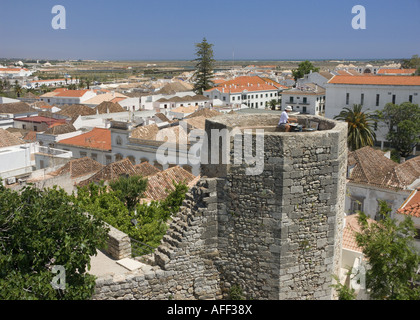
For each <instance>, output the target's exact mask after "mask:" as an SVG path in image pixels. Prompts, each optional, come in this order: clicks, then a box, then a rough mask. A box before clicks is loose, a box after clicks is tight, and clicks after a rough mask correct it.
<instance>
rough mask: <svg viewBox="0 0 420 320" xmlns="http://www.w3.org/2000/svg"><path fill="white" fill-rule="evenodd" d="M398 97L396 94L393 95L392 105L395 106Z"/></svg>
mask: <svg viewBox="0 0 420 320" xmlns="http://www.w3.org/2000/svg"><path fill="white" fill-rule="evenodd" d="M395 100H396V96H395V94H393V95H392V103H393V104H395Z"/></svg>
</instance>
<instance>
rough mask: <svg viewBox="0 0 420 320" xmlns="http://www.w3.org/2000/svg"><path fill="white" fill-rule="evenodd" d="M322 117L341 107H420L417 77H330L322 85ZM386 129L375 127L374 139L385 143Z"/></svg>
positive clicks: (369, 108)
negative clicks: (407, 104) (323, 88)
mask: <svg viewBox="0 0 420 320" xmlns="http://www.w3.org/2000/svg"><path fill="white" fill-rule="evenodd" d="M326 91H327V92H326V104H325V116H326V117H327V118H330V119H332V118H334V117H335V116H337V115H338V114H339V113H340V112H341V111H342V110H343V109H344V108H352V107H353V105H354V104H361V105H362V106H363V109H362V110H363V111H369V112H373V111H375V110H382V109H383V108H384V107H385V105H386V104H387V103H394V104H401V103H403V102H411V103H414V104H420V76H380V75H376V76H341V75H338V76H334V77H333V78H332V79H331V80H329V81H328V83H327V85H326ZM386 134H387V128H386V127H385V126H383V125H382V126H379V127H378V130H377V132H376V139H377V141H379V142H380V143H381V147H383V144H384V142H385V140H386V139H385V136H386Z"/></svg>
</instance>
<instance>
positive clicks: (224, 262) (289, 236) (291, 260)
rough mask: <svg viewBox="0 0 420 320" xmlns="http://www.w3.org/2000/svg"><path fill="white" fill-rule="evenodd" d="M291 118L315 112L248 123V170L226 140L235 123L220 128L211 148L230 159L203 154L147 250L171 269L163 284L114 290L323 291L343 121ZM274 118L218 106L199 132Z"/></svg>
mask: <svg viewBox="0 0 420 320" xmlns="http://www.w3.org/2000/svg"><path fill="white" fill-rule="evenodd" d="M298 121H299V123H303V122H305V123H306V121H318V129H319V130H318V131H314V132H299V133H298V132H296V133H279V132H272V131H271V132H270V131H267V132H266V131H265V130H264V133H263V134H260V140H256V139H257V136H258V133H257V132H255V133H251V136H252V138H253V139H254V141H253V143H252V144H251V145H252V150H251V151H252V153H253V155H254V156H255V161H256V162H257V161H261V163H263V167H262V170H261V172H260V173H259V174H257V175H253V174H247V169H249V167H250V166H252V164H249V163H247V162H245V161H243V162H238V161H236V162H235V156H238V153H237V150H236V154H235V150H234V146H235V143H237V144H236V146H238V145H244V141H245V139H242V140H241V139H239V138H240V137H241V133H240V131H238V130H236V133H234V134H233V135H228V136H225V137H224V139H225V141H223V138H222V143H220V144H216V145H218V146H219V148H220V149H219V151H220V152H219V155H222V154H223V151H226V154H227V157H228V158H229V159H230V163H228V164H223V163H221V164H217V163H216V164H211V163H209V164H202V166H201V173H202V178H201V180H200V181H199V182H198V184H197V185H196V186H195V187H194V188H192V190H191V191H190V192H189V193H188V194H187V198H186V200H185V201H184V206H183V207H182V208H181V210H180V212H179V213H178V215H177V216H175V217H174V219H173V220H172V222H171V225H170V228H169V230H168V232H167V234H166V235H165V237H164V239H163V241H162V244H161V246H159V248H158V249H157V250H156V251H155V263H156V264H157V266H158V268H159V269H160V270H161V271H162V272H163V274H168V273H169V274H170V277H171V278H170V279H167V280H168V281H167V284H168V285H167V286H164V285H163V283H164V282H162V285H161V284H160V283H161V282H159V281H156V287H153V284H152V283H151V282H147V284H146V283H143V286H142V287H140V286H138V285H137V287H133V288H136V289H135V290H137V291H136V292H135V293H134V292H133V290H134V289H130V290H131V291H130V292H129V293H127V292H126V291H124V292H123V294H125V295H126V294H129V295H130V297H131V296H132V297H133V298H134V299H162V297H167V296H169V295H171V296H173V297H176V298H178V299H221V298H227V297H228V293H229V288H231V286H233V285H239V286H240V287H241V288H242V290H243V292H244V294H245V295H246V297H248V298H251V299H274V300H276V299H332V288H331V287H330V285H331V284H332V274H338V272H339V262H340V258H341V257H340V255H341V243H342V229H343V218H344V199H345V183H346V165H347V124H345V123H340V122H336V121H333V120H327V119H324V118H320V117H314V116H298ZM277 122H278V119H277V118H275V117H273V116H272V115H258V116H257V115H254V114H253V115H223V116H218V117H215V118H212V119H210V120H207V121H206V133H207V135H208V136H209V139H210V140H211V130H214V129H218V130H223V129H227V130H229V131H232V130H234V129H240V128H246V127H250V126H252V127H254V128H256V127H260V128H262V127H270V126H275V125H276V124H277ZM217 139H219V138H217ZM261 144H263V152H260V153H258V152H257V151H258V150H259V149H258V148H259V147H261ZM209 145H211V141H210V143H209ZM241 150H242V149H241ZM248 151H249V150H248ZM211 153H212V152H209V153H208V157H210V156H211ZM242 156H244V154H243V155H242ZM236 160H237V158H236ZM209 162H210V161H209ZM161 274H162V273H161ZM142 281H143V280H142ZM144 281H145V280H144ZM128 287H129V286H128ZM101 290H104V291H105V292H102V291H101ZM145 290H146V291H145ZM106 291H107V289H102V288H99V289H98V295H97V296H96V298H99V299H105V298H110V297H112V298H116V295H115V292H114V293H113V292H111V293H113V294H107V293H106ZM153 292H155V293H153Z"/></svg>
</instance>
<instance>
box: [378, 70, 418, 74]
mask: <svg viewBox="0 0 420 320" xmlns="http://www.w3.org/2000/svg"><path fill="white" fill-rule="evenodd" d="M414 72H416V69H379V70H378V72H377V74H408V75H410V74H413V73H414Z"/></svg>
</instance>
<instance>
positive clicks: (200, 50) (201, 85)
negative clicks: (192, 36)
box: [194, 38, 215, 94]
mask: <svg viewBox="0 0 420 320" xmlns="http://www.w3.org/2000/svg"><path fill="white" fill-rule="evenodd" d="M195 47H196V53H195V54H196V56H197V59H195V60H194V61H195V62H196V66H195V73H194V79H195V81H194V92H196V93H197V94H203V92H204V91H205V90H208V89H210V88H212V87H213V86H214V83H213V81H212V79H213V69H214V62H215V60H214V59H213V44H210V43H208V42H207V40H206V38H204V39H203V41H202V42H201V43H196V44H195Z"/></svg>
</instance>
